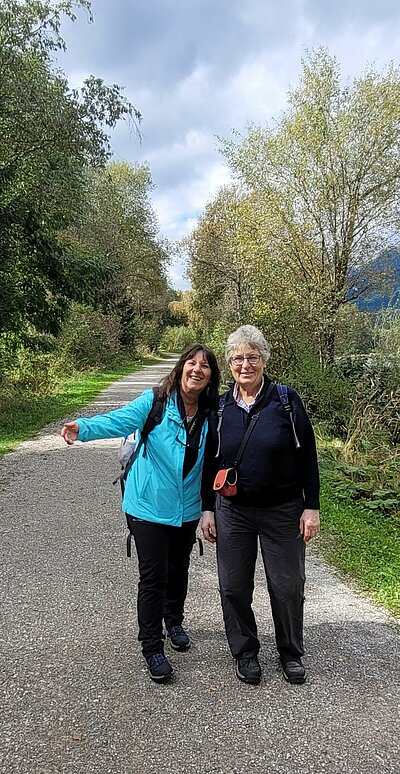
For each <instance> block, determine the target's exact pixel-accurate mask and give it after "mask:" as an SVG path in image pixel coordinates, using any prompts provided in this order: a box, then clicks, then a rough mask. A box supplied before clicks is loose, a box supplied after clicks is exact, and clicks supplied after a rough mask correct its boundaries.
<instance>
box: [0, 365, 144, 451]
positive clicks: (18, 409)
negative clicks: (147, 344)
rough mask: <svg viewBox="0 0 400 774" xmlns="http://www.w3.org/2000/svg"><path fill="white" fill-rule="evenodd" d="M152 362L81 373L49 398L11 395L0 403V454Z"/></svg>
mask: <svg viewBox="0 0 400 774" xmlns="http://www.w3.org/2000/svg"><path fill="white" fill-rule="evenodd" d="M156 362H158V360H157V359H156V358H152V359H147V358H146V359H143V360H141V361H140V362H137V361H136V362H134V363H131V364H129V365H126V364H124V365H122V366H121V365H119V366H115V367H114V368H111V369H109V370H108V371H106V372H104V371H101V372H100V371H90V372H82V373H79V374H77V375H76V376H74V377H73V378H72V379H63V380H61V382H60V384H59V385H58V388H57V391H56V392H55V393H54V394H51V395H27V394H24V393H22V394H13V395H12V396H11V395H10V396H4V397H2V399H1V403H0V454H4V453H5V452H9V451H12V449H15V447H16V446H18V444H19V443H21V442H22V441H25V440H26V439H27V438H30V437H31V436H32V435H34V434H35V433H37V432H38V431H39V430H41V429H42V428H43V427H45V426H46V425H48V424H49V423H50V422H55V421H56V420H58V419H62V418H63V417H65V416H68V414H70V413H72V412H73V411H75V410H76V409H78V408H80V407H81V406H84V405H85V404H86V403H89V402H90V401H91V400H92V399H93V398H94V397H96V395H98V394H99V393H100V392H101V391H102V390H104V388H105V387H108V385H110V384H112V382H115V381H116V380H117V379H121V378H122V377H123V376H126V375H127V374H129V373H132V372H133V371H138V370H139V369H140V368H142V366H143V365H150V364H152V363H156Z"/></svg>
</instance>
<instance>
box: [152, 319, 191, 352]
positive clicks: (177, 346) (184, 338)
mask: <svg viewBox="0 0 400 774" xmlns="http://www.w3.org/2000/svg"><path fill="white" fill-rule="evenodd" d="M197 340H198V336H197V334H196V331H195V330H194V328H190V327H188V326H186V325H170V326H168V327H167V328H165V330H164V333H163V335H162V337H161V340H160V349H163V350H164V351H166V352H179V353H180V352H183V350H184V349H185V347H188V346H189V345H190V344H194V343H195V342H196V341H197Z"/></svg>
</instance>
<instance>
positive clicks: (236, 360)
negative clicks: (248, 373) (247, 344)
mask: <svg viewBox="0 0 400 774" xmlns="http://www.w3.org/2000/svg"><path fill="white" fill-rule="evenodd" d="M245 360H247V362H248V363H250V365H252V366H255V365H258V363H259V362H260V360H261V355H235V356H234V357H231V363H233V365H235V366H241V365H243V363H244V361H245Z"/></svg>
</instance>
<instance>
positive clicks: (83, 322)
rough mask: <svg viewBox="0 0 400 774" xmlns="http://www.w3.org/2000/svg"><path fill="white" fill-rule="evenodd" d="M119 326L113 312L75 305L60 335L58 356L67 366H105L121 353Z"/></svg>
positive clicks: (75, 367) (71, 367)
mask: <svg viewBox="0 0 400 774" xmlns="http://www.w3.org/2000/svg"><path fill="white" fill-rule="evenodd" d="M120 336H121V325H120V323H119V321H118V320H117V319H116V318H115V317H113V316H112V315H106V314H102V313H101V312H98V311H94V310H93V309H91V308H89V307H84V306H81V305H78V304H74V305H73V306H72V309H71V314H70V316H69V318H68V320H67V321H66V323H65V324H64V326H63V329H62V331H61V334H60V337H59V358H60V361H61V363H63V364H67V365H68V368H69V369H72V370H73V369H76V370H85V369H88V368H103V367H106V368H108V367H109V366H111V364H112V363H113V362H115V358H116V356H117V355H118V354H119V353H120V352H121V344H120Z"/></svg>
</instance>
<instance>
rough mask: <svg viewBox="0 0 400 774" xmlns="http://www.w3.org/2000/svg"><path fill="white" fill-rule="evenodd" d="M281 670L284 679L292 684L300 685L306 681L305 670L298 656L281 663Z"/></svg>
mask: <svg viewBox="0 0 400 774" xmlns="http://www.w3.org/2000/svg"><path fill="white" fill-rule="evenodd" d="M282 672H283V676H284V678H285V680H287V681H288V683H292V685H301V684H302V683H305V681H306V670H305V669H304V666H303V664H302V663H301V660H300V659H299V658H293V659H290V660H289V661H284V662H283V663H282Z"/></svg>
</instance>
